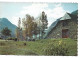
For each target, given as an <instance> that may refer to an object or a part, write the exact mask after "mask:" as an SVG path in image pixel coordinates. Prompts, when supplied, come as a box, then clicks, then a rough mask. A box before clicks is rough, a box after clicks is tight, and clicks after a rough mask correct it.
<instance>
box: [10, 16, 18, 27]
mask: <svg viewBox="0 0 80 58" xmlns="http://www.w3.org/2000/svg"><path fill="white" fill-rule="evenodd" d="M18 20H19V17H16V16H13V17H12V18H11V20H10V21H11V23H13V24H15V25H16V26H18Z"/></svg>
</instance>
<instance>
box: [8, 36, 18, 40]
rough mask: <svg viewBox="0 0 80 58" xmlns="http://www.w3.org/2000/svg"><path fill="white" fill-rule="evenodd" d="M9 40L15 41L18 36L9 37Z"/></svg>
mask: <svg viewBox="0 0 80 58" xmlns="http://www.w3.org/2000/svg"><path fill="white" fill-rule="evenodd" d="M7 40H14V41H17V38H14V37H9V38H7Z"/></svg>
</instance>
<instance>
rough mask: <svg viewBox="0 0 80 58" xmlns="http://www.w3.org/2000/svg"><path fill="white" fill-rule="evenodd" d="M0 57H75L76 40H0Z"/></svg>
mask: <svg viewBox="0 0 80 58" xmlns="http://www.w3.org/2000/svg"><path fill="white" fill-rule="evenodd" d="M66 51H67V52H66ZM54 52H55V53H54ZM60 53H61V54H60ZM0 55H57V56H59V55H66V56H77V40H72V39H40V40H36V41H5V40H0Z"/></svg>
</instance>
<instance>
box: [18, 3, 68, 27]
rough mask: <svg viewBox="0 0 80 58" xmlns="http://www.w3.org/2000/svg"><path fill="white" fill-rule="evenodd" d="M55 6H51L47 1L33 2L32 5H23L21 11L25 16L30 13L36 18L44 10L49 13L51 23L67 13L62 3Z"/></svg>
mask: <svg viewBox="0 0 80 58" xmlns="http://www.w3.org/2000/svg"><path fill="white" fill-rule="evenodd" d="M54 6H55V7H54V8H50V7H49V5H48V4H47V3H33V4H32V5H29V6H25V7H23V10H22V11H20V13H19V14H20V15H21V16H25V14H30V15H31V16H34V17H35V18H36V17H38V16H39V15H40V13H41V12H42V11H44V12H45V13H46V14H47V18H48V22H49V25H48V26H50V25H51V23H53V22H54V21H55V20H56V19H58V18H60V17H62V16H63V15H64V14H65V12H66V11H65V10H64V9H63V7H62V6H61V3H60V4H54Z"/></svg>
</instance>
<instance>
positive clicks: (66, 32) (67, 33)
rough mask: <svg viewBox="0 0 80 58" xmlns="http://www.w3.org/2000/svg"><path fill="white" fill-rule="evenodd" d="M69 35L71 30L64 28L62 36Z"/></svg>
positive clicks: (66, 36)
mask: <svg viewBox="0 0 80 58" xmlns="http://www.w3.org/2000/svg"><path fill="white" fill-rule="evenodd" d="M68 37H69V30H68V29H63V30H62V38H68Z"/></svg>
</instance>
